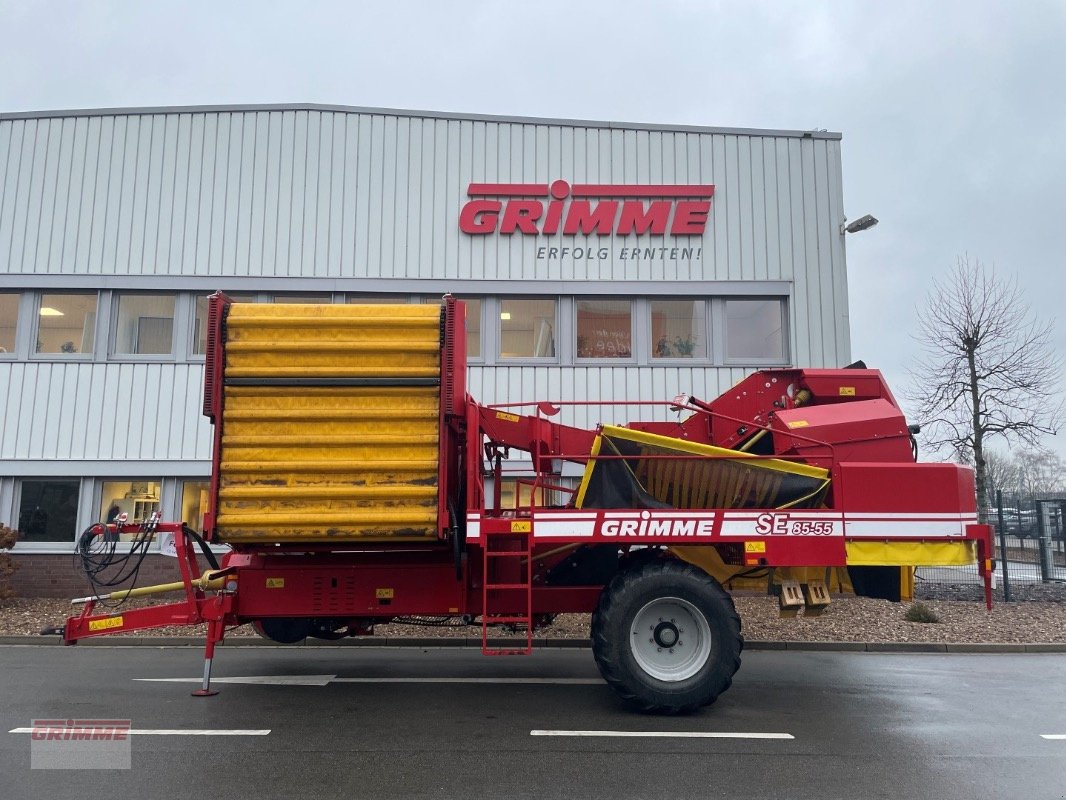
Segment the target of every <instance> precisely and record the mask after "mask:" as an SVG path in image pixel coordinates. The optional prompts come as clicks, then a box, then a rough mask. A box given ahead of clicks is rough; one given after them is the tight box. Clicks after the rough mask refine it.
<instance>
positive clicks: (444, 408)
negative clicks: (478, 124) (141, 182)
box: [64, 294, 994, 694]
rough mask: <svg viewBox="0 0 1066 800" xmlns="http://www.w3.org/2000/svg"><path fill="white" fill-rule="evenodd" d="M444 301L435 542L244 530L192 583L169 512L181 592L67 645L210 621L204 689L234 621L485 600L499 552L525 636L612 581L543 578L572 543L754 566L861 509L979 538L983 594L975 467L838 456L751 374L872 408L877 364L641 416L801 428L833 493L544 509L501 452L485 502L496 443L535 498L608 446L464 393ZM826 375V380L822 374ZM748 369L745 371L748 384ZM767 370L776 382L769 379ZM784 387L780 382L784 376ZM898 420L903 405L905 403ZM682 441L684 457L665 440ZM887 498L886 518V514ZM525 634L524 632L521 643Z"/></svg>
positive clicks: (844, 534) (893, 534) (866, 521)
mask: <svg viewBox="0 0 1066 800" xmlns="http://www.w3.org/2000/svg"><path fill="white" fill-rule="evenodd" d="M229 302H230V301H229V298H227V297H226V296H225V295H222V294H216V295H215V296H213V297H212V299H211V302H210V306H209V317H208V319H209V326H210V327H209V333H208V346H207V364H206V379H205V400H204V413H205V414H206V415H207V416H209V417H211V419H212V420H213V422H214V425H215V427H214V453H213V461H212V475H211V498H212V502H211V506H210V508H209V509H208V511H207V513H206V514H205V520H204V524H205V530H206V531H207V534H208V536H207V538H208V539H209V540H210V538H211V532H212V531H213V530H214V527H215V524H214V520H215V514H214V500H215V499H216V498H217V497H218V489H219V473H220V469H219V463H220V458H221V439H222V433H223V431H222V425H223V414H222V405H223V403H224V374H223V365H224V359H225V315H226V309H227V307H228V305H229ZM442 313H443V314H444V317H443V319H442V332H443V344H442V356H441V389H440V392H441V403H440V432H441V433H440V435H441V444H440V463H439V480H440V483H439V502H438V533H439V541H438V542H437V543H430V544H426V545H421V546H416V545H404V546H403V548H397V547H396V546H395V545H389V544H365V545H364V544H357V543H348V544H347V546H346V548H345V552H336V551H335V547H334V546H333V545H314V544H312V545H308V544H299V545H291V546H282V547H276V546H271V547H269V548H265V547H263V546H256V545H237V546H235V547H234V548H233V550H232V551H231V552H230V553H228V554H227V555H226V556H225V557H224V559H223V562H222V570H220V571H217V572H215V573H213V574H212V575H211V577H213V578H219V577H221V578H223V579H224V586H223V588H221V589H212V590H206V591H205V590H204V589H202V588H199V585H198V583H199V582H200V578H201V576H200V574H199V572H198V565H197V560H196V553H195V549H194V542H193V541H191V539H190V538H189V537H188V536H186V534H185V533H184V531H183V526H182V525H181V524H179V523H160V525H159V528H158V529H159V531H161V532H168V533H173V535H174V537H175V544H176V547H177V555H178V558H177V562H178V567H179V571H180V573H181V579H182V587H181V590H182V592H183V594H184V597H183V599H182V600H180V601H177V602H173V603H166V604H162V605H156V606H149V607H144V608H136V609H130V610H124V611H121V612H114V613H103V614H99V613H95V612H96V610H97V606H98V603H97V602H96V601H94V600H89V601H88V602H86V604H85V608H84V609H83V611H82V613H81V615H80V616H75V617H71V618H70V619H69V620H68V621H67V623H66V627H65V629H64V640H65V642H66V643H68V644H73V643H76V642H77V641H78V640H80V639H83V638H87V637H90V636H101V635H105V634H109V633H120V632H130V631H136V630H143V629H147V628H154V627H160V626H164V625H183V624H190V625H191V624H200V623H207V625H208V630H207V642H206V652H205V678H204V686H203V688H202V689H201V690H200V692H199V693H200V694H206V693H209V692H208V683H209V677H210V664H211V659H212V657H213V654H214V648H215V645H216V644H218V643H219V642H221V641H222V640H223V638H224V635H225V631H226V629H227V628H228V627H231V626H235V625H239V624H243V623H246V622H249V621H254V620H258V619H265V618H271V617H275V618H292V617H314V618H329V619H340V620H346V621H348V622H349V623H350V624H349V632H350V633H358V632H365V631H366V630H368V629H369V628H370V627H371V626H372V625H373V623H374V622H375V621H377V620H384V619H389V618H392V617H397V616H409V615H469V616H471V617H476V616H479V615H485V616H487V617H489V616H492V610H491V609H489V608H487V607H486V604H487V598H488V597H489V592H490V591H491V590H492V588H493V587H492V586H491V585H487V580H488V576H489V574H490V572H489V570H488V569H487V568H486V566H487V565H486V563H485V562H486V559H496V558H499V559H500V560H501V561H508V562H512V563H511V566H510V568H509V569H510V572H508V569H507V568H505V569H504V570H503V572H502V576H501V577H498V578H497V579H495V582H496V583H503V584H504V585H506V586H508V587H510V589H515V590H517V589H521V590H523V591H524V593H525V597H526V609H525V610H526V614H524V615H517V614H515V615H503V616H506V617H507V618H508V619H509V621H511V622H514V623H518V622H520V621H523V620H522V618H524V621H525V622H526V623H527V624H526V625H525V633H526V637H527V643H529V644H531V641H532V640H531V632H532V628H533V627H534V625H535V624H536V622H537V621H538V620H540V619H542V618H545V617H547V616H550V615H552V614H556V613H561V612H588V611H592V610H593V609H594V608H595V606H596V603H597V601H598V598H599V595H600V592H601V590H602V586H600V585H592V586H549V585H545V584H543V583H538V582H537V581H538V578H541V577H542V576H543V575H544V574H545V573H546V572H547V571H548V570H549V569H550V568H551V567H552V566H553V565H554V564H556V563H558V562H559V561H560V560H561V559H562V558H565V557H566V555H567V554H568V553H569V551H570V550H572V549H573V548H574V547H576V546H580V545H583V544H613V545H616V546H618V547H620V548H625V547H626V546H629V545H661V546H671V545H684V546H691V545H704V546H714V547H717V548H719V550H720V552H721V553H722V554H723V557H724V559H725V560H726V561H727V563H729V561H730V559H731V560H732V563H736V564H740V565H745V566H768V567H774V566H780V567H783V566H823V567H830V566H846V554H845V541H846V540H847V539H849V538H853V537H850V536H849V535H848V530H849V529H859V528H862V527H863V526H865V528H866V529H870V528H873V529H874V530H875V533H876V531H877V526H878V525H881V526H882V529H886V530H887V531H888V533H887V534H885V535H883V536H882V535H879V536H878V537H877V538H883V539H888V540H892V541H910V540H916V541H928V540H930V539H931V538H932V539H934V540H941V539H943V540H947V541H952V540H954V541H958V540H960V539H962V540H970V541H974V542H976V550H977V555H978V569H979V572H980V574H981V576H982V577H983V578H984V583H985V595H986V602H987V603H988V605H989V607H991V564H992V558H993V557H994V552H993V550H992V533H991V528H990V527H989V526H987V525H978V524H976V508H975V502H974V498H973V491H972V490H973V478H972V472H971V471H969V470H967V469H965V468H962V467H956V466H954V465H927V464H923V465H918V464H914V463H913V462H909V463H899V459H898V448H899V445H898V443H894V442H893V441H889V440H888V439H885V440H884V441H883V442H882V441H881V440H880V439H879V438H878V437H879V436H880V434H877V436H875V437H874V438H875V439H877V441H876V442H874V443H873V445H871V447H873V448H874V449H872V450H870V452H872V453H874V454H875V455H877V456H878V458H875V459H874V463H869V464H857V465H856V464H846V463H842V462H841V461H839V460H838V454H837V447H838V446H837V445H833V444H831V443H828V442H827V441H826V440H819V439H818V438H817V437H813V436H806V435H803V434H800V433H797V432H796V431H795V430H790V429H782V423H781V420H782V419H785V420H787V419H790V417H789V414H790V413H792V414H793V415H794V412H795V410H796V409H797V408H799V407H800V405H801V403H800V395H798V394H797V395H796V399H795V400H794V401H793V400H788V401H785V402H782V401H779V400H774V401H773V406H774V408H773V409H771V408H770V402H769V400H768V397H769V395H767V396H763V395H762V394H760V393H759V391H758V384H759V381H762V377H759V376H773V377H772V379H773V382H774V383H776V382H777V381H778V378H780V380H781V381H782V385H784V382H785V381H792V382H796V381H799V382H802V383H804V385H805V386H806V387H807V388H805V389H804V390H803V391H805V392H808V395H807V396H808V398H809V400H806V401H805V402H812V405H810V406H808V409H809V408H816V409H818V408H821V404H825V403H840V402H850V401H853V400H865V401H869V402H874V403H881V404H882V405H880V406H878V408H892V407H895V401H894V399H893V398H892V397H891V394H890V393H889V392H888V389H887V387H885V386H884V383H883V380H882V379H881V378H880V374H879V373H877V372H876V371H874V370H854V371H851V372H848V373H847V375H846V377H847V382H848V384H849V385H848V387H847V388H848V389H849V391H850V392H851V394H848V395H845V393H844V390H843V389H841V390H840V393H839V395H833V394H832V392H833V391H836V386H837V384H839V383H840V379H841V373H845V372H847V371H845V370H773V371H764V372H762V373H756V375H755V376H752V378H756V377H758V380H757V381H753V380H752V379H749V382H751V383H752V386H753V387H754V388H753V389H752V391H751V392H750V393H746V392H739V391H737V389H738V388H739V387H734V389H733V390H731V391H730V392H727V393H726V395H723V396H722V397H721V398H719V399H718V400H716V401H714V402H713V403H703V402H701V401H698V400H692V399H691V398H685V399H678V400H676V401H675V403H674V404H673V406H672V407H673V408H675V409H677V410H684V411H686V412H690V416H689V417H688V418H687V419H685V420H684V421H682V422H678V423H632V424H631V427H632V428H634V429H637V430H645V431H649V432H655V433H662V434H665V435H671V436H675V437H680V438H688V439H691V440H692V441H695V442H703V443H712V442H713V443H721V441H722V439H723V438H728V437H726V436H724V435H723V434H722V431H725V432H729V431H733V430H737V431H740V430H747V431H749V433H750V431H757V430H760V429H761V430H773V431H774V432H775V433H777V434H778V436H782V437H791V440H793V441H794V442H795V443H796V446H797V447H802V448H804V450H805V452H804V455H803V457H802V458H797V460H800V461H802V462H804V463H812V464H819V463H821V464H823V465H825V466H827V468H828V469H829V471H830V473H831V478H832V482H831V487H832V493H833V494H832V498H831V501H830V503H829V504H828V507H827V508H822V509H803V510H796V511H781V510H774V509H765V510H760V509H754V510H752V509H744V510H738V509H724V510H723V509H706V510H700V511H691V510H681V509H677V510H667V511H664V510H654V511H653V510H643V511H642V510H603V509H591V510H581V509H575V508H573V507H570V508H545V507H537V506H536V505H535V504H533V505H531V507H529V508H515V509H501V508H500V507H499V505H500V504H499V487H500V475H501V474H500V470H499V467H498V459H497V466H496V469H495V473H496V474H495V477H496V480H495V482H494V484H495V494H496V498H495V502H494V503H493V504H491V506H490V504H489V503H487V502H486V497H485V484H484V477H485V468H484V459H485V458H486V457H489V456H493V457H495V456H498V455H499V454H500V453H501V452H503V451H505V450H507V449H517V450H521V451H524V452H528V453H529V454H530V457H531V459H532V463H533V470H534V473H535V475H536V477H535V478H534V479H533V481H532V485H533V489H534V497H536V496H537V495H538V494H541V491H540V490H541V489H542V488H549V487H551V486H552V484H551V481H552V479H553V476H554V475H557V474H558V470H557V467H558V465H559V464H560V463H561V462H562V461H569V462H576V463H587V462H588V461H589V460H590V459H592V458H597V459H606V458H612V456H604V455H600V456H592V455H591V453H592V447H593V442H594V440H595V437H596V435H597V431H595V430H586V429H582V428H575V427H570V426H566V425H562V424H559V423H556V422H553V421H551V420H550V419H548V417H549V416H554V415H555V414H557V413H558V412H559V410H560V407H561V405H563V404H561V403H547V402H541V403H536V404H528V403H527V404H507V405H501V406H492V407H489V406H482V405H479V404H478V403H476V402H475V401H474V400H473V399H472V398H470V397H469V396H468V395H467V394H466V385H465V373H466V353H465V331H464V325H463V319H464V315H465V309H464V304H463V303H461V302H459V301H456V300H454V299H453V298H451V297H447V298H446V299H445V303H444V307H443V312H442ZM834 380H835V381H836V383H833V381H834ZM831 384H832V386H831V388H826V387H830V385H831ZM745 385H747V382H744V383H742V384H741V386H745ZM765 386H766V387H770V386H771V383H770V381H769V380H767V381H766V382H765ZM776 391H780V387H778V389H777V390H776ZM577 404H578V405H589V404H592V403H591V402H584V403H577ZM883 404H887V405H883ZM530 405H533V406H534V413H532V414H522V413H515V412H516V411H518V410H519V409H520V408H521V407H522V406H525V407H527V408H528V407H529V406H530ZM601 405H603V404H601ZM608 405H612V406H620V405H623V403H617V402H612V403H609V404H608ZM629 405H635V406H638V407H641V406H645V405H650V404H649V403H631V404H629ZM897 411H898V408H897ZM768 412H769V413H768ZM801 413H802V412H801ZM822 416H823V417H824V416H825V415H824V414H823V415H822ZM899 419H900V420H902V414H901V413H900V414H899ZM806 424H807V423H806V422H804V425H806ZM738 425H740V426H741V427H740V428H738ZM746 426H750V427H746ZM853 427H854V428H855V434H854V435H855V436H859V435H866V434H864V433H863V430H864V428H863V426H862V424H861V420H856V421H855V424H854V425H853ZM716 434H717V435H716ZM897 438H898V437H897ZM878 448H880V450H879V449H878ZM892 448H895V449H892ZM686 457H687V458H692V456H673V458H686ZM746 457H750V458H760V457H762V456H756V455H751V456H746ZM773 457H775V458H782V457H784V458H788V457H789V456H787V455H785V456H782V455H775V456H773ZM908 457H909V453H908ZM490 463H491V459H490ZM908 475H910V476H911V478H910V479H908V478H907V476H908ZM915 476H918V479H917V480H913V479H914V478H915ZM952 476H954V477H952ZM901 480H903V482H904V483H907V485H908V486H909V487H910V490H912V491H910V493H909V494H906V495H905V496H902V497H901V496H900V493H899V491H898V484H899V482H900V481H901ZM908 480H909V483H908ZM953 482H954V486H953V489H954V491H952V492H948V493H946V494H945V493H944V491H943V490H944V487H945V486H947V487H948V488H952V484H953ZM852 484H854V485H852ZM886 485H887V486H889V487H890V488H889V489H888V490H883V491H882V490H878V489H877V487H878V486H882V487H884V486H886ZM892 487H896V490H893V489H892ZM914 509H918V511H917V512H915V511H914ZM878 514H881V517H882V518H880V519H879V518H878ZM923 514H924V518H923V516H922V515H923ZM904 518H905V519H904ZM781 520H783V521H781ZM897 523H898V524H897ZM905 523H922V524H924V525H929V526H933V525H940V526H941V527H943V526H945V525H947V526H948V527H949V528H950V527H951V526H952V525H954V526H956V527H957V528H958V530H957V531H955V530H954V529H951V530H949V532H948V533H947V534H942V535H938V536H933V537H930V536H929V535H926V534H924V533H922V532H921V531H918V532H916V534H915V535H908V532H907V531H906V527H907V525H906V524H905ZM767 525H769V527H770V531H769V532H763V531H761V529H760V526H762V527H766V526H767ZM804 526H806V527H804ZM886 526H887V527H886ZM911 527H915V526H914V525H911ZM455 529H458V530H455ZM130 530H131V531H133V530H136V529H135V528H130ZM464 531H465V536H466V547H465V548H464V549H463V550H462V552H461V560H460V562H459V564H458V567H459V569H458V574H457V572H456V561H455V553H454V550H453V544H454V543H453V541H452V538H453V537H454V536H456V535H460V536H461V535H462V534H463V533H464ZM804 531H806V534H805V533H804ZM812 531H817V533H812ZM490 537H492V538H495V537H500V541H505V540H507V539H508V537H510V540H511V542H512V543H514V542H516V541H517V542H518V545H517V549H513V550H512V553H511V555H512V556H513V557H512V558H503V557H499V556H486V547H487V542H488V540H489V538H490ZM523 538H524V539H525V541H524V543H523V542H522V540H523ZM749 542H754V543H758V545H757V548H756V549H755V552H754V554H745V553H746V551H747V550H748V548H747V547H746V546H745V545H746V543H749ZM508 575H510V576H511V577H510V578H508V577H507V576H508ZM510 589H509V590H510ZM496 616H497V617H499V616H500V615H496ZM487 635H488V634H487V622H486V623H485V624H484V625H483V636H484V637H485V640H484V644H485V645H486V648H487V651H488V647H487V645H488V642H487ZM527 651H528V647H527V648H525V649H523V650H522V652H527Z"/></svg>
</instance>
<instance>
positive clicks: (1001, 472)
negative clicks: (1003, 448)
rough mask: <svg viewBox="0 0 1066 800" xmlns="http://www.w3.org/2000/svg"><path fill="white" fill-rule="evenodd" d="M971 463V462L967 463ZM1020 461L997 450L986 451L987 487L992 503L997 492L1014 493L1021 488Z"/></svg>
mask: <svg viewBox="0 0 1066 800" xmlns="http://www.w3.org/2000/svg"><path fill="white" fill-rule="evenodd" d="M967 463H970V462H967ZM1019 480H1020V474H1019V470H1018V460H1017V459H1015V458H1011V457H1010V456H1005V455H1003V454H1002V453H1000V452H998V451H996V450H985V486H986V487H987V489H988V498H989V501H990V502H991V501H992V500H993V499H994V498H995V496H996V492H997V491H1001V492H1013V491H1017V490H1018V487H1019Z"/></svg>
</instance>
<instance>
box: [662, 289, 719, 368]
mask: <svg viewBox="0 0 1066 800" xmlns="http://www.w3.org/2000/svg"><path fill="white" fill-rule="evenodd" d="M706 330H707V304H706V302H704V301H703V300H652V301H651V357H652V358H653V359H654V358H705V357H706V355H707V342H706V341H705V331H706Z"/></svg>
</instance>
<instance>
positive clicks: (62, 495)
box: [0, 106, 850, 584]
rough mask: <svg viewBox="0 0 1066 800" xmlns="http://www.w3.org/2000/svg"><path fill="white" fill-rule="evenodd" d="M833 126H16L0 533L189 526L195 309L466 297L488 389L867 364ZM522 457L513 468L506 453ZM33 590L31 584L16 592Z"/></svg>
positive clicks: (227, 117)
mask: <svg viewBox="0 0 1066 800" xmlns="http://www.w3.org/2000/svg"><path fill="white" fill-rule="evenodd" d="M840 166H841V165H840V136H839V134H835V133H827V132H824V131H806V132H804V131H769V130H738V129H718V128H695V127H677V126H656V125H634V124H621V123H609V122H588V121H573V120H551V119H526V118H504V117H491V116H484V117H482V116H471V115H461V114H437V113H427V112H420V111H395V110H380V109H360V108H344V107H324V106H265V107H228V108H220V107H196V108H159V109H120V110H103V111H75V112H46V113H32V114H3V115H0V522H4V523H7V524H9V525H12V526H14V527H17V528H19V529H20V530H21V531H22V534H23V538H22V540H21V541H20V543H19V544H18V546H17V548H16V552H18V553H22V554H26V555H31V554H38V555H44V554H52V555H59V554H69V553H70V552H71V550H72V548H73V543H74V540H75V535H76V533H77V532H78V531H81V530H83V529H84V528H85V527H86V526H88V525H89V524H91V523H92V522H94V521H98V520H101V519H104V518H106V517H107V515H108V514H109V512H110V513H112V514H113V513H116V509H118V510H121V511H126V512H128V513H130V515H131V516H132V517H134V518H136V517H137V516H138V515H143V514H147V513H148V512H149V511H151V510H159V511H160V512H161V513H162V514H163V516H164V517H165V518H170V519H173V518H183V519H185V520H188V521H190V522H195V520H198V519H199V513H200V509H201V507H202V503H203V500H204V493H205V490H206V483H205V482H206V479H207V477H208V475H209V472H210V455H211V454H210V441H211V440H210V434H209V430H210V428H209V425H208V424H207V421H206V419H204V418H203V417H202V416H201V405H202V403H201V392H202V383H203V360H204V356H203V352H204V329H205V312H206V300H205V298H206V296H207V295H208V294H210V293H211V292H213V291H215V290H219V289H221V290H224V291H226V292H227V293H229V294H231V295H232V296H233V297H234V298H235V299H237V300H246V301H275V302H277V301H283V302H301V301H302V302H321V303H345V302H404V303H408V302H412V303H415V302H438V301H439V299H440V296H441V295H442V294H444V293H446V292H450V293H452V294H455V295H457V296H459V297H461V298H464V299H466V300H467V301H468V328H469V343H468V344H469V348H468V349H469V355H470V374H469V387H470V391H471V393H472V394H473V395H474V396H475V397H476V398H477V399H479V400H480V401H482V402H486V403H493V402H517V401H527V400H528V401H532V400H555V401H558V400H597V401H603V402H604V403H605V405H603V406H580V407H575V408H571V409H565V410H564V412H563V415H564V416H563V420H564V421H566V422H570V423H574V424H579V425H594V424H595V423H596V422H599V421H604V422H624V421H625V420H626V419H629V418H636V417H637V416H643V417H649V416H659V417H662V416H664V415H665V414H667V413H668V411H667V409H666V407H665V406H663V407H661V408H651V407H648V408H646V409H642V410H641V411H634V410H629V409H626V408H624V407H621V406H619V405H612V403H617V402H619V401H633V400H641V401H643V400H669V399H670V398H672V397H673V396H675V395H677V394H681V393H686V394H693V395H695V396H697V397H703V398H713V397H715V396H717V395H718V394H719V393H720V392H721V391H723V390H724V389H726V388H727V387H729V386H731V385H732V384H733V383H735V382H736V381H737V380H739V379H740V378H741V377H742V376H743V375H745V374H747V373H748V372H750V371H751V370H752V369H754V368H758V367H762V366H782V365H790V364H795V365H803V366H815V367H822V366H825V367H832V366H841V365H844V364H846V363H848V362H849V361H850V352H849V348H850V345H849V330H848V298H847V277H846V269H845V262H844V233H843V230H842V223H843V222H844V212H843V206H842V191H841V174H840ZM517 466H518V467H520V464H519V465H517ZM22 583H23V584H25V579H23V581H22Z"/></svg>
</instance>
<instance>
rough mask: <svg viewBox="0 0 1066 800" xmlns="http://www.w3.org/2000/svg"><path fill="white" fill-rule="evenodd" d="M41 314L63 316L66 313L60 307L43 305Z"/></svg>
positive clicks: (43, 315)
mask: <svg viewBox="0 0 1066 800" xmlns="http://www.w3.org/2000/svg"><path fill="white" fill-rule="evenodd" d="M41 316H42V317H62V316H64V314H63V312H62V311H60V310H59V309H58V308H51V307H50V306H41Z"/></svg>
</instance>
